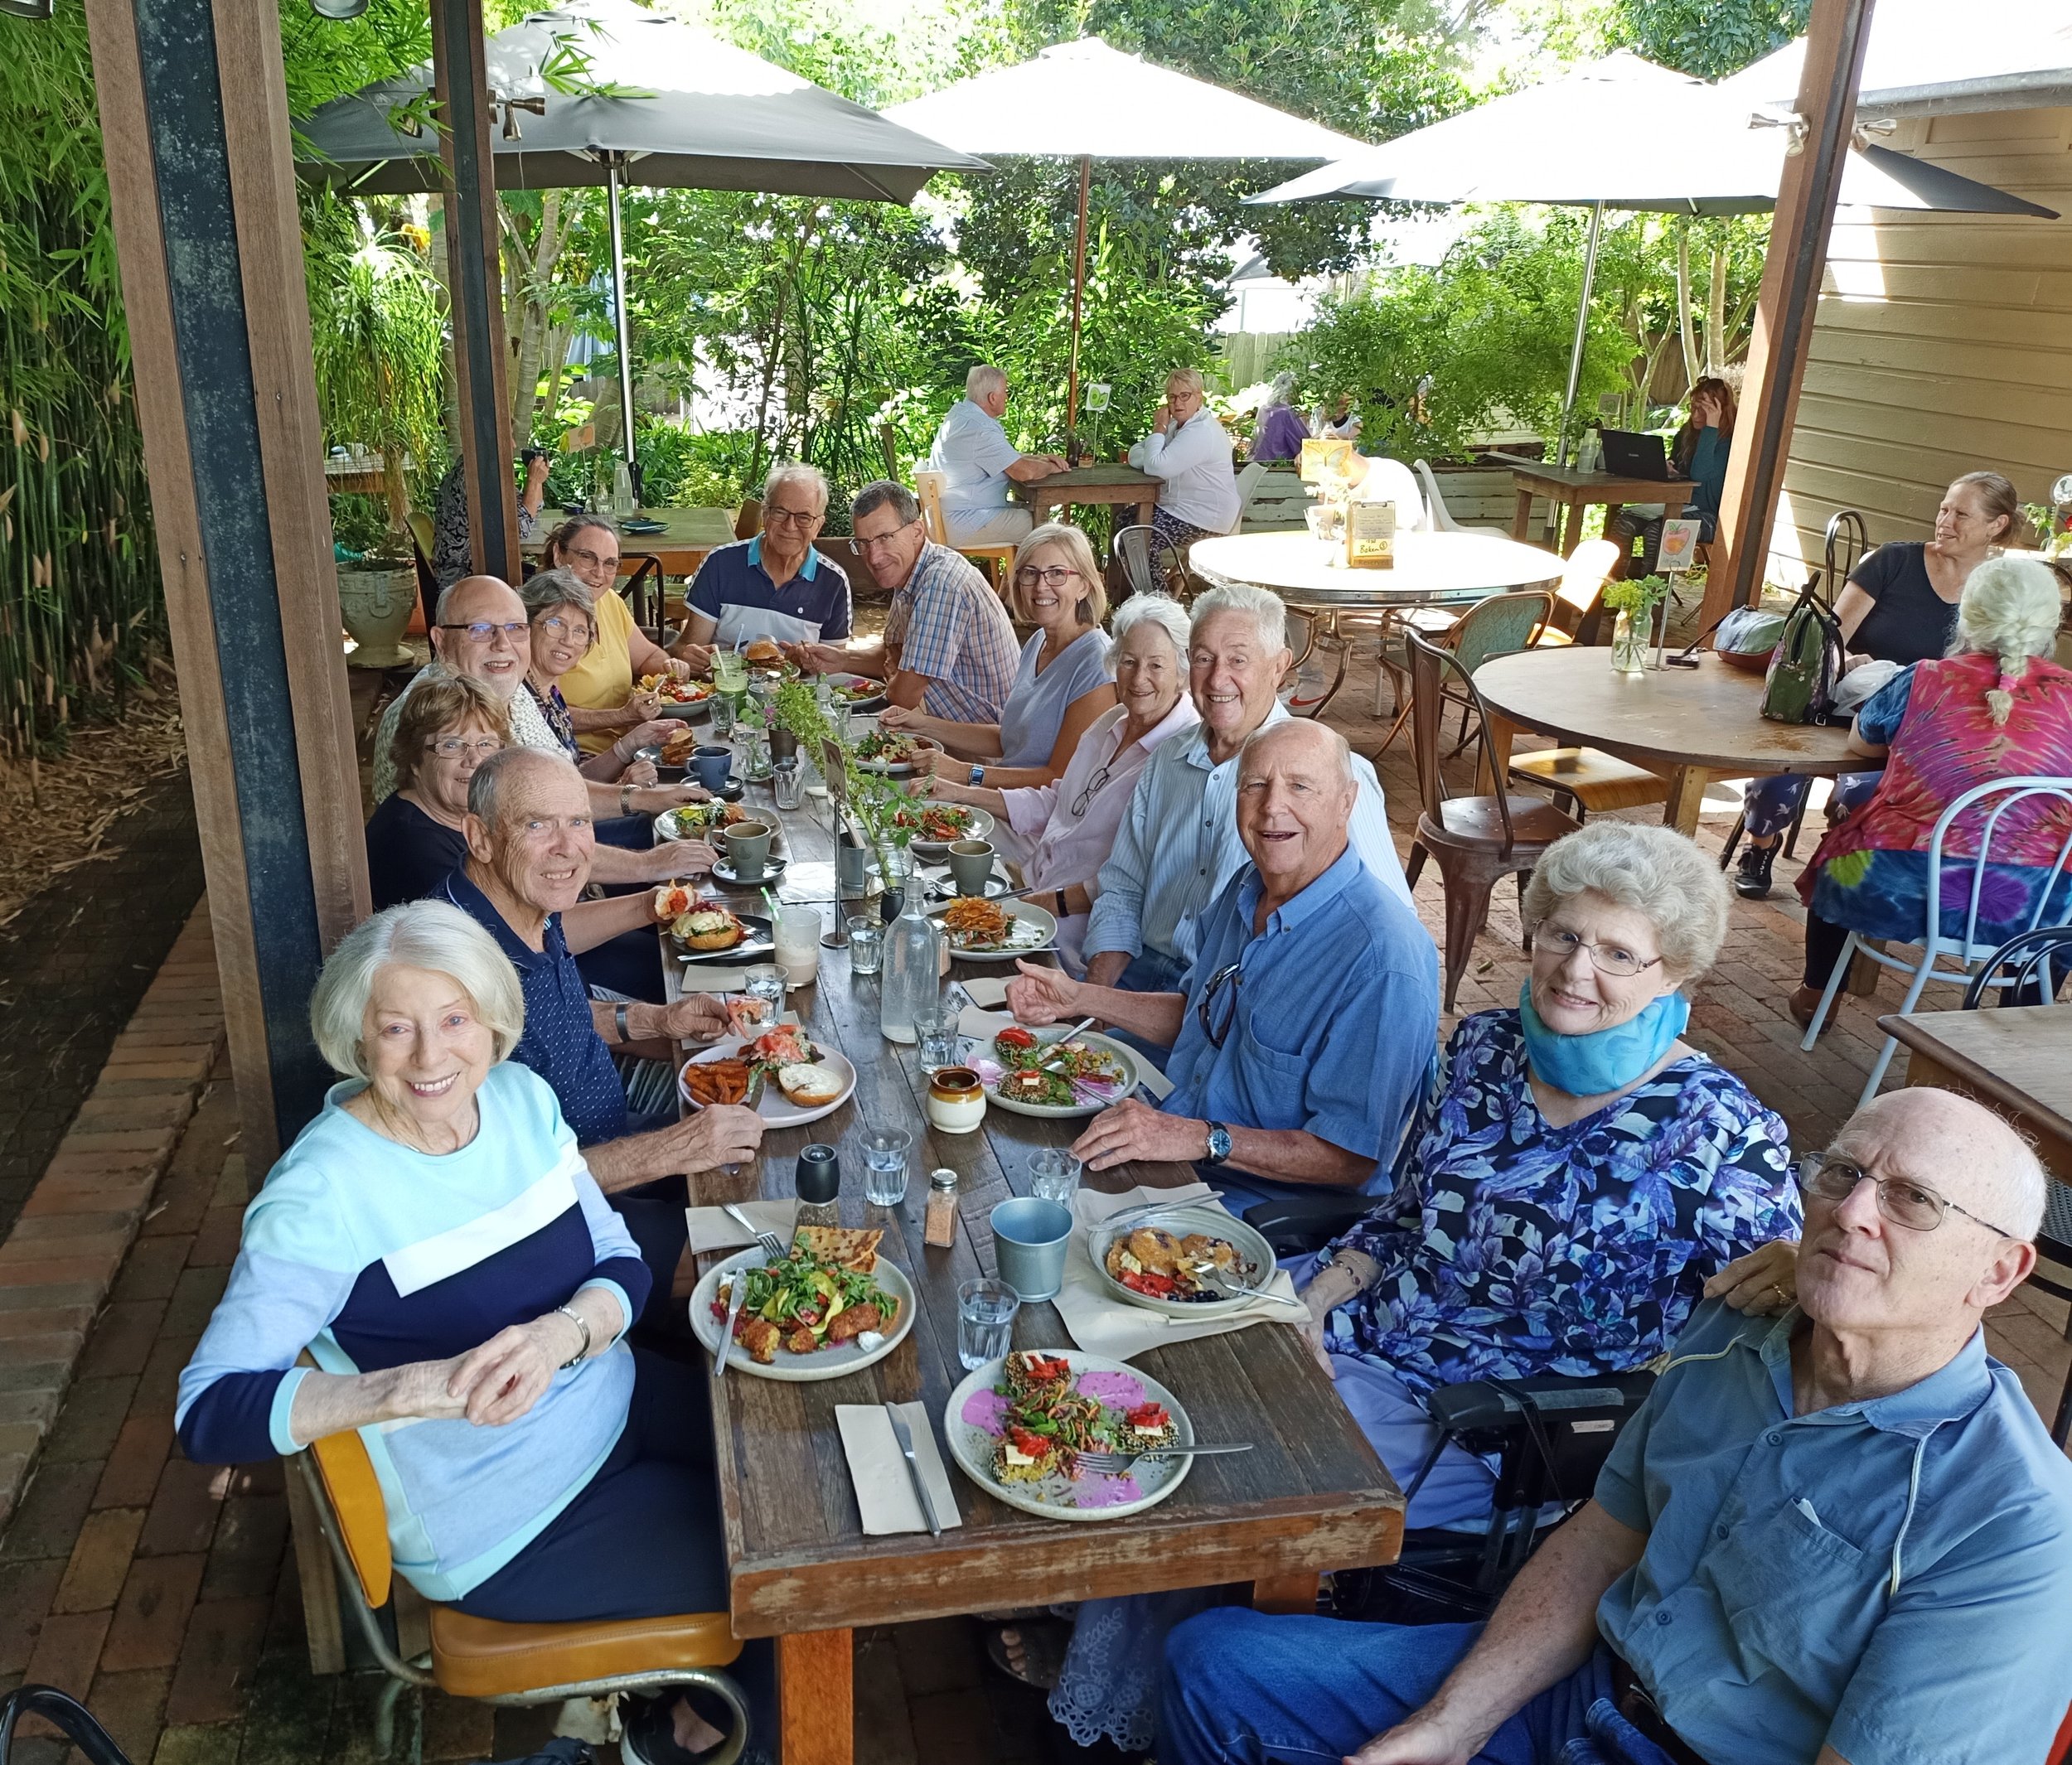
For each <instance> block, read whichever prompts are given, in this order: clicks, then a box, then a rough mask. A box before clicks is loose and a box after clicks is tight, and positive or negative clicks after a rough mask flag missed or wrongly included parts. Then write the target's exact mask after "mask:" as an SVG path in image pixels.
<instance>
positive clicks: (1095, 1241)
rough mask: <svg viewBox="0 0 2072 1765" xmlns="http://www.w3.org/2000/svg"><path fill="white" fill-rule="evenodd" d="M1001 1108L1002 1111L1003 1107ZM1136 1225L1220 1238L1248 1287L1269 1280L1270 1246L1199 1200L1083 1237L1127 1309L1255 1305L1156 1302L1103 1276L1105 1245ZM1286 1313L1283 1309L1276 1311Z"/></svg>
mask: <svg viewBox="0 0 2072 1765" xmlns="http://www.w3.org/2000/svg"><path fill="white" fill-rule="evenodd" d="M1002 1107H1005V1105H1002ZM1138 1226H1159V1227H1160V1228H1162V1229H1163V1230H1164V1231H1169V1232H1170V1233H1172V1235H1173V1236H1174V1237H1175V1238H1184V1237H1186V1236H1188V1233H1190V1232H1200V1233H1201V1234H1203V1236H1205V1237H1209V1238H1221V1239H1223V1240H1226V1241H1227V1243H1229V1244H1230V1245H1232V1248H1234V1249H1235V1250H1237V1257H1238V1261H1239V1264H1240V1267H1239V1269H1237V1270H1236V1271H1234V1272H1236V1273H1237V1274H1238V1275H1239V1277H1240V1278H1241V1279H1242V1280H1243V1282H1244V1284H1246V1285H1247V1287H1264V1286H1265V1285H1266V1283H1267V1282H1269V1281H1271V1279H1273V1272H1274V1254H1273V1249H1272V1246H1271V1245H1269V1244H1268V1243H1267V1242H1266V1240H1265V1239H1264V1238H1262V1237H1261V1236H1260V1235H1259V1234H1258V1233H1257V1232H1256V1231H1253V1230H1252V1228H1251V1226H1247V1225H1246V1224H1245V1222H1244V1221H1242V1220H1240V1219H1238V1218H1237V1217H1236V1216H1233V1215H1231V1214H1227V1213H1226V1212H1224V1211H1223V1210H1222V1208H1220V1207H1209V1206H1203V1205H1202V1204H1201V1203H1200V1202H1195V1203H1193V1205H1191V1206H1190V1205H1188V1204H1186V1203H1182V1204H1181V1205H1180V1206H1177V1207H1174V1208H1171V1209H1169V1210H1167V1211H1164V1212H1160V1213H1157V1214H1154V1215H1151V1216H1150V1217H1148V1218H1140V1219H1132V1220H1129V1221H1126V1222H1125V1223H1124V1224H1122V1225H1121V1226H1110V1225H1109V1224H1108V1222H1107V1221H1105V1220H1104V1221H1101V1223H1100V1224H1099V1225H1097V1226H1093V1227H1092V1228H1091V1229H1090V1230H1089V1231H1087V1236H1086V1238H1085V1240H1084V1242H1085V1245H1086V1255H1087V1259H1088V1260H1090V1261H1091V1262H1092V1264H1093V1272H1094V1274H1095V1276H1096V1278H1097V1279H1098V1280H1099V1281H1100V1283H1101V1285H1102V1286H1103V1287H1105V1288H1106V1289H1107V1290H1108V1294H1109V1295H1110V1297H1111V1298H1116V1299H1120V1300H1121V1301H1122V1302H1123V1303H1125V1304H1126V1305H1136V1306H1141V1307H1142V1308H1144V1309H1145V1311H1147V1312H1163V1313H1164V1314H1165V1315H1166V1316H1167V1317H1169V1318H1222V1317H1226V1316H1227V1315H1228V1314H1229V1313H1232V1312H1242V1311H1243V1310H1244V1309H1245V1308H1246V1307H1247V1306H1250V1305H1256V1304H1257V1303H1259V1302H1258V1300H1257V1299H1256V1298H1251V1297H1241V1298H1235V1299H1160V1298H1157V1297H1155V1295H1153V1294H1140V1293H1138V1292H1136V1291H1135V1289H1131V1288H1128V1287H1125V1286H1124V1285H1123V1284H1122V1283H1121V1282H1120V1281H1118V1280H1117V1279H1116V1278H1115V1277H1114V1276H1113V1275H1111V1274H1109V1273H1108V1265H1107V1260H1106V1259H1107V1255H1108V1246H1109V1245H1110V1244H1111V1242H1113V1241H1114V1240H1115V1239H1116V1237H1117V1236H1119V1235H1121V1234H1122V1233H1125V1232H1130V1231H1135V1229H1136V1228H1137V1227H1138ZM1280 1309H1281V1310H1284V1311H1285V1309H1286V1308H1285V1307H1283V1308H1280Z"/></svg>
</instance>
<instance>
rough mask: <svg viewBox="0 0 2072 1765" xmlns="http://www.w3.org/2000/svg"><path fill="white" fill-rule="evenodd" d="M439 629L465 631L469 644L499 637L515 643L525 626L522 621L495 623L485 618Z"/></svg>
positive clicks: (490, 640)
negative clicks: (505, 623)
mask: <svg viewBox="0 0 2072 1765" xmlns="http://www.w3.org/2000/svg"><path fill="white" fill-rule="evenodd" d="M439 629H440V630H441V631H465V632H467V641H468V642H470V643H471V644H486V643H491V642H494V641H496V639H497V638H499V637H501V638H503V639H504V640H505V641H506V642H508V643H512V644H516V643H517V642H518V641H519V640H520V639H521V638H522V637H524V636H525V624H524V622H523V621H519V622H518V623H516V624H515V625H496V624H492V623H491V621H489V620H487V619H477V620H474V621H471V622H470V623H468V624H467V625H443V626H440V627H439Z"/></svg>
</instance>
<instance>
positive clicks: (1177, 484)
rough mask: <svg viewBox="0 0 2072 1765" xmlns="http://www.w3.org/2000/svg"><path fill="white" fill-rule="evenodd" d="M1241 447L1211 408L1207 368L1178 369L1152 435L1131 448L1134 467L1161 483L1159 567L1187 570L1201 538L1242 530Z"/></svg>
mask: <svg viewBox="0 0 2072 1765" xmlns="http://www.w3.org/2000/svg"><path fill="white" fill-rule="evenodd" d="M1235 446H1236V444H1235V443H1234V442H1232V440H1231V438H1230V432H1229V431H1228V430H1227V429H1226V428H1224V427H1223V426H1222V423H1220V422H1219V421H1218V420H1217V416H1216V413H1215V412H1213V410H1211V409H1209V408H1208V393H1207V389H1206V388H1205V387H1204V385H1203V380H1202V375H1201V370H1199V369H1198V368H1175V369H1174V370H1173V371H1172V372H1171V373H1170V374H1169V375H1166V377H1165V402H1164V404H1161V405H1160V406H1159V408H1158V409H1157V410H1156V411H1155V412H1154V413H1152V417H1151V433H1150V434H1149V435H1147V436H1145V438H1144V439H1143V440H1142V441H1140V442H1138V443H1137V444H1136V446H1135V447H1132V448H1131V449H1130V464H1131V465H1132V466H1134V467H1136V469H1137V470H1138V471H1141V472H1149V473H1150V475H1151V476H1153V477H1154V478H1157V479H1159V480H1160V481H1161V482H1160V483H1159V505H1158V507H1157V508H1156V509H1155V510H1152V512H1151V525H1152V528H1153V529H1154V530H1155V532H1156V534H1157V536H1158V537H1157V538H1156V539H1155V540H1154V541H1153V542H1152V547H1151V562H1152V563H1153V564H1154V566H1155V567H1157V568H1169V567H1171V566H1173V565H1175V564H1177V565H1179V566H1182V567H1184V565H1185V564H1186V563H1187V548H1188V546H1190V545H1192V544H1193V543H1194V542H1195V541H1196V540H1197V539H1211V538H1213V537H1214V536H1215V535H1216V534H1226V533H1230V532H1232V531H1234V530H1236V528H1237V516H1238V514H1239V511H1240V509H1241V506H1242V505H1240V503H1239V501H1238V500H1237V475H1236V474H1235V473H1234V472H1233V471H1232V469H1231V456H1232V452H1234V450H1235Z"/></svg>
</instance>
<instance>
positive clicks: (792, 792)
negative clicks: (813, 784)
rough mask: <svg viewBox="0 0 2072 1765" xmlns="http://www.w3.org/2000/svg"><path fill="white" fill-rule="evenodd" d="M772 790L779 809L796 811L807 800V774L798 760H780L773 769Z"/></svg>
mask: <svg viewBox="0 0 2072 1765" xmlns="http://www.w3.org/2000/svg"><path fill="white" fill-rule="evenodd" d="M770 783H771V789H772V791H775V792H776V794H777V807H778V808H779V809H796V808H798V807H799V806H800V805H801V804H802V803H804V802H805V800H806V772H805V770H804V768H802V767H801V766H800V765H799V763H798V762H797V761H796V760H779V761H777V762H775V763H774V764H773V765H772V767H771V781H770Z"/></svg>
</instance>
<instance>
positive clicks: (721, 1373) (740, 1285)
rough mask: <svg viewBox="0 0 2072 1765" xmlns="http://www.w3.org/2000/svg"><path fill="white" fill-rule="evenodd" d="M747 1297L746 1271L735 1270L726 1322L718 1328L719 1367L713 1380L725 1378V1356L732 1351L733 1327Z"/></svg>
mask: <svg viewBox="0 0 2072 1765" xmlns="http://www.w3.org/2000/svg"><path fill="white" fill-rule="evenodd" d="M746 1298H748V1270H747V1269H735V1270H734V1273H733V1296H732V1297H731V1298H729V1300H728V1301H727V1321H726V1322H725V1323H724V1324H722V1325H721V1326H720V1327H719V1367H718V1368H717V1369H716V1370H715V1371H714V1373H713V1377H714V1378H715V1379H724V1378H725V1377H726V1376H727V1356H729V1354H730V1353H732V1352H733V1327H734V1325H735V1323H737V1322H738V1320H739V1318H740V1316H741V1302H742V1301H743V1300H744V1299H746Z"/></svg>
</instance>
